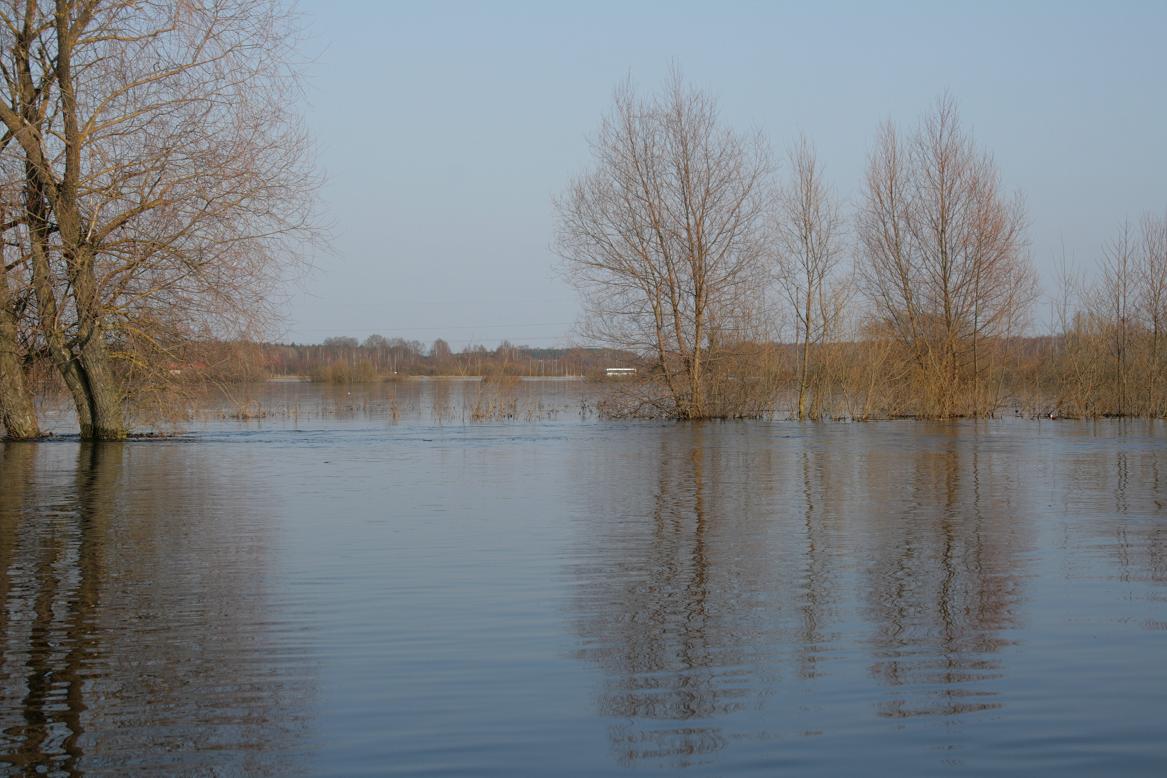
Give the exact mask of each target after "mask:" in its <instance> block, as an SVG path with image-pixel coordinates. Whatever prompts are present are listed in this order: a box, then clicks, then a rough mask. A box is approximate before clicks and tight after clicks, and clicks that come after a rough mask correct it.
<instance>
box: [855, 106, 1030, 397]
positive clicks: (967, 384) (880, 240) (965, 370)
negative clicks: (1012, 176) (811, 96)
mask: <svg viewBox="0 0 1167 778" xmlns="http://www.w3.org/2000/svg"><path fill="white" fill-rule="evenodd" d="M857 226H858V232H859V240H860V251H861V254H862V261H861V263H860V276H861V279H862V283H863V290H864V291H865V293H866V295H867V298H868V300H869V301H870V303H871V305H872V307H873V309H874V314H875V315H876V317H877V318H878V319H880V320H881V321H882V322H883V323H884V324H885V325H886V326H887V327H888V328H889V330H890V331H891V332H892V333H894V337H895V339H896V340H897V341H898V342H899V344H900V345H901V347H902V348H903V349H904V350H905V352H906V354H908V355H909V358H910V359H911V360H912V361H913V362H914V364H915V366H916V372H915V376H914V380H913V384H914V387H913V388H912V391H914V392H916V393H917V394H918V402H917V412H918V413H922V414H926V415H935V416H941V417H945V416H951V415H957V414H968V413H972V414H981V413H987V412H991V410H992V408H993V407H994V406H995V404H996V394H995V393H994V387H993V376H994V374H995V371H996V368H997V364H996V363H995V359H994V356H995V355H994V354H993V352H992V347H993V345H994V344H995V343H999V342H1000V340H1001V339H1002V338H1005V337H1008V336H1010V335H1014V334H1018V333H1019V332H1020V329H1021V326H1022V324H1023V322H1024V317H1025V315H1026V313H1027V311H1028V308H1029V305H1030V303H1031V302H1032V299H1033V296H1034V290H1035V277H1034V273H1033V270H1032V268H1031V266H1030V263H1029V260H1028V258H1027V256H1026V254H1025V240H1024V226H1025V217H1024V211H1023V208H1022V204H1021V202H1020V200H1019V199H1017V198H1014V199H1007V198H1005V197H1004V196H1003V195H1002V193H1001V192H1000V176H999V174H998V172H997V169H996V166H995V164H994V163H993V160H992V158H991V157H990V156H988V155H987V154H985V153H982V152H981V151H979V150H978V149H977V147H976V146H975V144H974V143H973V141H972V139H971V137H969V136H968V135H967V134H966V133H965V132H964V131H963V129H962V128H961V125H960V120H959V117H958V115H957V110H956V104H955V102H954V101H953V100H952V99H951V98H950V97H943V98H941V99H940V100H939V101H938V102H937V104H936V107H935V109H934V110H933V111H932V113H931V114H929V115H928V116H927V117H926V118H925V119H924V121H923V122H922V123H921V125H920V127H919V129H918V130H917V131H916V132H915V133H913V134H912V135H911V136H910V137H908V138H907V139H901V137H900V135H899V134H898V132H897V130H896V128H895V127H894V126H893V125H891V124H890V123H889V124H886V125H884V127H883V128H882V129H881V130H880V132H879V135H878V137H877V140H876V146H875V149H874V151H873V152H872V154H871V157H870V160H869V163H868V170H867V178H866V181H865V187H864V193H863V202H862V205H861V207H860V209H859V214H858V225H857Z"/></svg>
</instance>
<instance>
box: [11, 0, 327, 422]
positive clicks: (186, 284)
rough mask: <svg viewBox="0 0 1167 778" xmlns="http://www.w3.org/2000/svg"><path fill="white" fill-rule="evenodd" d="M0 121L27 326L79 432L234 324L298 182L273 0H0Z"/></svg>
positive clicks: (281, 18) (289, 84) (261, 284)
mask: <svg viewBox="0 0 1167 778" xmlns="http://www.w3.org/2000/svg"><path fill="white" fill-rule="evenodd" d="M0 27H2V28H3V31H2V32H0V34H3V35H5V36H6V40H5V43H6V44H7V45H6V46H5V52H6V56H5V57H4V59H3V63H2V64H3V67H2V68H0V72H2V76H3V79H4V81H3V83H4V87H5V89H6V91H7V94H6V96H5V99H4V100H0V121H3V124H4V126H5V128H6V129H7V131H8V133H9V134H10V135H11V136H12V138H13V139H14V140H15V141H16V144H18V145H19V149H20V151H21V152H22V157H23V162H24V168H25V170H24V173H25V175H24V179H25V181H24V188H25V206H24V209H25V214H24V216H25V219H24V221H25V233H26V240H27V245H28V247H29V264H30V266H31V277H32V284H33V288H34V291H35V295H34V297H35V303H36V317H37V322H38V329H39V332H40V335H41V337H42V338H43V340H44V347H45V350H46V351H47V352H48V354H49V356H50V357H51V359H52V361H53V362H54V364H55V365H56V366H57V368H58V369H59V371H60V372H61V375H62V377H63V378H64V380H65V383H66V386H67V387H68V388H69V390H70V392H71V393H72V395H73V398H74V402H75V405H76V406H77V411H78V417H79V420H80V424H81V431H82V435H83V436H84V437H86V438H98V439H105V438H119V437H122V436H124V435H125V433H126V426H127V425H126V421H125V413H124V409H123V400H124V397H125V394H126V391H127V389H128V388H131V387H132V386H133V385H135V384H137V383H140V382H142V381H143V380H144V379H145V378H146V377H147V376H148V375H158V374H165V373H166V371H165V370H159V369H158V368H159V366H165V363H166V361H167V360H171V359H175V358H179V359H181V352H179V351H178V350H177V345H176V344H181V343H182V342H184V341H185V340H186V339H188V338H189V337H191V336H192V335H193V336H209V335H215V334H224V333H226V332H229V331H233V332H239V331H244V330H245V329H246V325H248V324H251V323H253V322H255V321H256V320H257V319H259V318H262V316H263V314H265V313H267V308H266V307H265V300H267V299H268V296H267V295H268V292H269V291H270V290H271V289H272V284H273V282H274V281H275V280H276V278H277V276H278V274H279V272H280V268H281V267H282V266H283V262H284V260H285V258H288V257H295V256H296V251H297V246H296V243H295V241H294V240H293V239H295V238H299V237H302V236H304V235H305V234H306V233H307V232H309V230H308V227H309V225H310V219H309V214H310V203H311V196H310V195H311V191H312V188H313V184H314V181H313V178H312V176H311V175H310V174H309V173H310V170H309V169H308V168H307V166H306V160H307V156H306V150H307V146H306V139H305V136H304V133H303V132H302V130H301V129H300V126H299V123H298V120H297V118H296V117H295V115H294V114H293V113H292V112H291V106H292V104H293V101H292V100H291V99H290V98H291V95H290V92H289V90H290V89H292V88H294V85H295V82H294V78H293V75H292V73H291V72H290V70H289V68H288V64H289V62H290V50H289V47H288V46H289V42H290V40H291V39H292V38H291V30H290V28H289V25H288V20H287V17H286V15H285V14H284V12H283V10H282V8H281V6H280V5H279V3H278V2H276V0H193V1H192V0H159V1H158V2H149V3H142V2H136V1H135V0H55V1H54V2H48V1H47V0H42V1H41V2H37V1H36V0H7V2H6V3H5V4H4V6H2V7H0Z"/></svg>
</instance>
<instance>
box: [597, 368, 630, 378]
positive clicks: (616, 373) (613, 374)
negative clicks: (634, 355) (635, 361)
mask: <svg viewBox="0 0 1167 778" xmlns="http://www.w3.org/2000/svg"><path fill="white" fill-rule="evenodd" d="M604 375H605V376H607V377H608V378H620V377H621V376H630V375H636V368H634V367H609V368H606V369H605V370H604Z"/></svg>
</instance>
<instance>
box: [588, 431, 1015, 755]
mask: <svg viewBox="0 0 1167 778" xmlns="http://www.w3.org/2000/svg"><path fill="white" fill-rule="evenodd" d="M912 432H913V434H914V435H915V436H916V438H919V437H920V430H918V429H917V430H913V431H912ZM927 432H928V435H925V436H924V437H926V438H927V440H925V441H924V442H923V443H921V442H920V441H919V440H918V439H914V443H913V445H914V446H915V447H916V448H915V449H913V450H907V451H904V450H897V449H895V448H894V447H886V446H885V447H870V448H869V447H868V445H867V439H866V438H864V437H863V436H862V435H855V436H853V437H852V438H850V439H848V440H843V439H841V436H840V438H839V439H833V438H832V435H834V434H836V433H826V434H823V433H818V432H815V433H811V434H807V435H794V436H789V437H788V438H786V439H783V438H776V437H775V436H772V435H765V434H759V428H757V427H752V428H751V427H748V426H742V427H737V426H735V425H709V426H703V425H689V426H686V427H664V428H660V429H659V430H658V433H657V434H656V435H655V440H654V441H653V443H651V444H646V443H643V441H642V442H641V444H640V445H638V446H636V447H635V448H634V450H630V451H628V452H624V453H622V454H620V455H617V456H605V457H603V458H601V460H599V461H587V462H581V463H580V467H581V468H590V470H586V469H585V471H583V472H581V473H580V482H581V483H582V484H596V483H602V484H604V485H605V489H604V490H602V491H598V492H594V493H593V492H588V493H587V494H585V495H582V496H581V501H582V503H583V506H584V512H585V514H586V515H587V516H589V517H591V518H588V519H585V520H584V523H585V524H586V526H584V527H583V528H582V532H583V536H584V540H583V541H582V543H583V546H584V548H583V551H582V552H581V557H582V558H583V562H581V563H580V565H579V566H578V569H576V570H574V571H573V575H574V577H575V579H576V580H577V582H578V587H577V596H576V599H575V608H576V610H577V615H576V621H577V628H578V630H579V632H580V634H581V636H582V639H583V648H582V650H581V655H582V656H583V657H584V658H586V659H587V660H589V661H591V662H594V663H595V664H596V665H598V666H599V667H601V668H602V669H603V671H604V687H603V691H602V692H601V695H600V703H599V704H600V708H601V711H602V712H603V714H604V715H606V716H608V717H610V719H612V724H611V728H610V735H611V740H612V746H613V749H614V751H615V752H616V754H617V756H618V757H619V758H620V759H621V760H622V761H623V762H625V763H632V762H639V761H652V762H661V763H664V764H669V765H673V766H686V765H690V764H695V763H703V762H710V761H713V759H712V757H710V755H711V754H712V753H713V752H716V751H718V750H720V749H723V748H724V747H725V746H727V745H728V744H729V743H730V742H731V741H733V740H734V739H736V738H758V737H761V738H765V739H772V738H780V737H783V736H786V735H795V736H797V735H807V734H820V733H821V727H822V726H823V724H822V722H823V720H824V719H825V720H826V721H827V724H828V725H829V714H824V713H823V710H822V707H823V705H824V703H823V701H822V698H819V697H817V696H816V695H814V694H808V691H809V688H810V687H809V686H808V684H810V685H813V684H816V683H818V682H820V679H823V678H827V677H830V675H831V673H832V668H833V665H832V661H833V659H834V657H835V656H836V655H844V654H846V655H847V658H846V659H845V661H847V662H850V661H853V660H852V659H851V658H850V656H851V655H853V654H855V652H863V653H866V654H867V655H868V657H869V658H868V660H867V666H868V667H869V668H870V674H869V675H868V678H869V679H870V680H873V681H874V682H875V683H876V688H877V689H883V690H884V691H883V692H879V693H878V694H876V696H875V705H876V709H875V711H874V712H876V713H878V715H880V716H882V717H904V716H918V715H937V716H950V715H954V714H960V713H967V712H973V711H978V710H989V709H993V708H995V707H997V706H1000V705H1002V704H1003V699H1002V697H1001V696H1000V685H999V684H994V682H996V681H999V680H1000V677H1001V675H1002V673H1003V670H1002V667H1001V663H1000V661H999V659H998V656H997V655H998V652H999V651H1000V649H1001V648H1002V647H1003V646H1006V645H1008V643H1009V640H1008V638H1007V637H1006V634H1007V632H1008V630H1009V629H1010V628H1012V627H1013V626H1015V619H1016V611H1017V606H1018V605H1019V603H1020V601H1021V599H1022V582H1023V573H1022V570H1023V568H1024V565H1025V560H1024V553H1025V548H1026V545H1027V543H1029V542H1030V541H1029V539H1028V535H1027V533H1028V531H1029V530H1028V528H1027V527H1026V526H1025V525H1024V523H1023V522H1022V521H1021V520H1019V517H1018V512H1017V510H1016V506H1015V504H1014V502H1015V499H1017V498H1016V496H1015V495H1016V494H1017V493H1018V489H1017V486H1018V484H1017V483H1015V479H1016V472H1015V470H1014V469H1013V468H1014V467H1015V464H1008V465H1005V464H1003V465H1002V467H1001V468H1000V469H994V467H993V464H992V461H991V457H988V456H987V455H984V454H982V453H981V451H980V443H979V442H978V439H977V437H976V435H975V433H971V434H970V431H969V430H967V429H966V430H964V432H963V433H958V432H957V431H954V430H953V429H952V428H951V427H948V428H946V427H944V426H943V425H940V426H938V427H937V428H936V429H935V430H928V431H927ZM929 436H930V437H929ZM607 453H609V454H610V453H611V452H607ZM986 459H988V460H989V461H984V460H986ZM986 479H988V480H989V481H991V487H990V488H986V487H985V484H984V481H985V480H986ZM800 697H801V698H805V700H806V702H805V703H799V702H798V699H799V698H800ZM771 702H774V703H775V704H777V705H779V706H786V710H787V712H788V714H789V715H788V719H787V721H786V722H785V726H788V727H789V726H791V724H794V725H795V726H799V725H800V722H798V721H793V722H792V721H790V720H789V719H791V718H794V717H796V716H797V715H798V713H797V710H798V709H799V707H800V706H802V707H803V708H805V705H807V704H813V705H816V706H818V708H819V710H817V711H810V713H817V714H819V715H817V716H815V717H812V716H810V715H809V713H808V715H807V719H808V720H809V719H810V718H816V722H817V723H815V724H814V725H810V724H807V725H806V726H799V728H798V729H793V730H792V731H787V732H751V731H750V728H751V726H752V727H754V728H755V729H756V727H757V726H758V724H757V722H759V721H761V722H767V724H769V723H772V722H773V721H774V720H775V719H774V718H768V717H767V716H766V714H765V713H762V715H754V714H755V712H756V711H765V709H766V708H767V707H768V706H769V704H770V703H771ZM806 710H808V711H809V709H806ZM791 711H794V712H793V713H791ZM781 718H782V717H781V716H779V717H777V719H779V720H781ZM763 726H764V725H763ZM815 727H819V729H815Z"/></svg>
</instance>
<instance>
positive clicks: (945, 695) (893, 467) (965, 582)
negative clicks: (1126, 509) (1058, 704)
mask: <svg viewBox="0 0 1167 778" xmlns="http://www.w3.org/2000/svg"><path fill="white" fill-rule="evenodd" d="M939 435H940V437H941V443H940V445H939V447H938V448H933V447H923V448H918V449H916V450H913V451H912V452H910V453H907V454H904V453H901V452H892V451H884V452H882V453H879V454H875V455H873V456H872V457H870V459H869V462H868V472H869V475H870V489H869V494H868V498H867V504H868V506H870V508H869V510H870V520H871V531H872V532H873V533H874V536H875V541H874V543H875V554H874V564H873V565H872V566H871V568H870V570H869V573H868V579H869V592H870V594H869V596H868V609H869V613H870V616H871V621H872V625H873V626H874V629H875V632H874V635H873V636H872V638H871V642H872V648H873V651H874V654H875V661H874V663H873V665H872V668H871V670H872V673H873V674H874V675H875V677H877V678H879V679H880V680H882V681H883V682H885V683H887V684H889V685H890V686H892V687H894V688H895V689H896V690H897V692H896V694H895V695H894V696H893V697H892V698H891V699H888V700H885V701H884V702H883V703H881V704H880V709H879V713H880V715H882V716H892V717H908V716H926V715H951V714H958V713H967V712H972V711H980V710H987V709H992V708H998V707H1000V706H1001V705H1002V702H1001V700H1000V699H999V698H998V697H997V691H996V690H995V689H994V688H993V687H992V686H990V685H987V684H986V683H985V682H987V681H991V680H993V679H997V678H1000V677H1001V664H1000V660H999V657H998V656H997V654H998V651H999V650H1000V649H1001V647H1002V646H1004V645H1006V644H1007V642H1008V641H1007V639H1006V638H1005V637H1003V634H1002V633H1003V632H1004V631H1005V630H1007V629H1009V628H1011V627H1013V626H1015V625H1016V622H1015V612H1016V607H1017V605H1018V603H1019V602H1020V599H1021V576H1020V574H1019V568H1020V566H1021V562H1020V560H1019V559H1018V555H1019V554H1020V553H1022V552H1023V550H1024V545H1025V543H1024V538H1023V536H1022V533H1023V532H1024V531H1025V528H1024V524H1023V522H1021V521H1019V520H1018V517H1017V511H1016V509H1015V506H1014V504H1013V499H1014V495H1015V494H1016V493H1017V489H1016V486H1017V484H1016V483H1013V482H1012V480H1013V478H1014V475H1013V471H1012V470H1009V469H1002V470H999V471H994V470H992V468H986V466H985V465H984V464H982V461H981V460H982V457H981V454H980V450H979V441H978V439H977V437H976V435H975V433H972V434H970V432H969V431H968V430H967V429H965V430H964V431H963V434H962V432H961V428H959V427H955V426H941V427H940V428H939ZM901 462H904V463H906V465H901V464H900V463H901ZM986 470H988V472H986ZM986 475H987V476H989V480H990V481H991V483H992V488H991V489H990V490H985V489H983V487H982V479H983V478H984V477H985V476H986ZM986 491H987V493H986Z"/></svg>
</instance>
